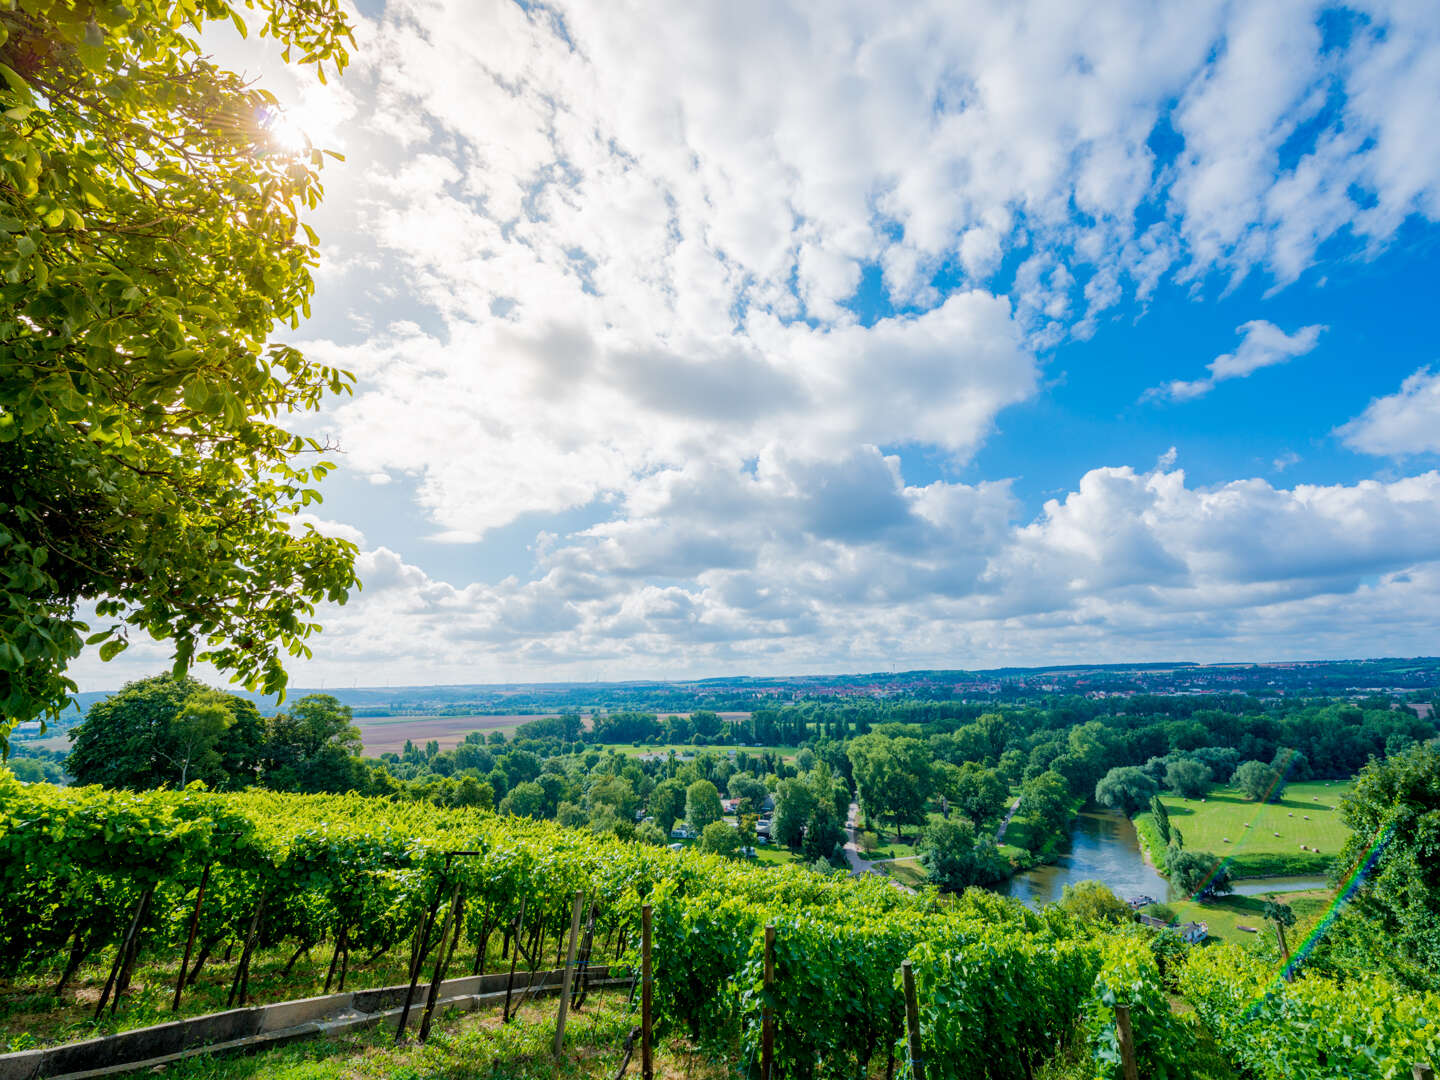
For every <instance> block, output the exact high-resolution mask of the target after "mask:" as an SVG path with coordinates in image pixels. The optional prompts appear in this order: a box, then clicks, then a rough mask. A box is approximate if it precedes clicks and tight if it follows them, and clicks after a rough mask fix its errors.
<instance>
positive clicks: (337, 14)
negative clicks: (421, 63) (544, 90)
mask: <svg viewBox="0 0 1440 1080" xmlns="http://www.w3.org/2000/svg"><path fill="white" fill-rule="evenodd" d="M246 7H250V8H255V9H257V12H258V17H259V20H260V22H261V23H262V25H263V32H264V33H266V34H268V35H270V36H273V37H275V38H276V39H278V40H279V41H280V42H281V43H283V44H284V45H285V46H286V51H287V58H288V56H289V55H290V54H291V53H298V54H299V61H298V62H299V63H301V64H304V65H307V66H311V67H313V68H315V69H316V71H317V72H318V73H319V74H320V76H321V77H322V78H323V77H324V68H325V67H327V66H328V67H329V68H330V69H331V70H332V71H339V70H340V69H341V68H343V67H344V65H345V63H346V60H347V53H346V45H347V44H348V43H350V42H351V38H350V27H349V25H348V22H347V20H346V17H345V15H344V13H343V8H342V5H341V3H340V0H253V2H251V0H246ZM211 20H229V21H233V22H234V23H235V25H236V26H237V27H239V28H241V30H242V31H243V30H244V29H245V21H244V18H243V16H242V14H241V8H240V6H239V5H238V4H235V3H230V2H227V0H203V2H200V3H196V2H194V0H128V2H127V3H123V4H122V3H118V2H96V3H86V4H75V3H73V2H71V0H26V2H25V3H23V4H20V5H8V6H6V7H4V8H3V9H0V234H3V236H0V355H3V356H4V362H3V363H0V550H3V551H4V553H5V558H4V560H3V562H0V748H3V747H4V746H6V745H7V744H6V742H5V740H6V734H5V733H6V731H8V727H9V725H10V724H11V723H13V722H16V721H26V720H31V719H36V718H41V719H44V718H47V717H50V718H53V717H55V716H56V715H58V713H59V712H60V710H61V709H63V708H64V707H65V706H66V705H67V704H68V703H69V701H70V695H71V694H73V693H74V691H75V684H74V683H73V681H71V680H70V679H69V678H68V677H67V676H66V674H65V669H66V665H67V664H68V663H69V662H70V661H71V660H73V659H74V658H75V657H76V656H78V655H79V654H80V653H81V651H82V650H83V649H84V648H85V647H86V646H87V645H90V646H99V651H100V656H101V658H102V659H105V660H108V659H110V658H111V657H113V656H114V655H115V654H116V653H117V652H119V651H120V650H121V649H122V648H124V647H125V645H126V643H127V640H128V637H127V635H128V634H130V633H131V632H133V631H144V632H148V633H149V634H151V635H152V636H154V637H155V638H157V639H160V640H166V641H170V642H172V643H173V655H174V660H175V670H176V672H177V673H183V672H184V671H185V670H186V669H187V668H188V666H189V664H190V662H191V661H192V660H205V661H208V662H210V663H211V664H213V665H214V666H215V667H216V668H219V669H220V670H222V671H227V672H230V673H232V674H233V675H234V676H235V677H236V678H238V679H239V680H240V681H242V682H243V683H245V685H246V686H247V687H249V688H251V689H256V688H260V689H263V690H265V691H266V692H280V691H283V689H284V686H285V672H284V668H283V664H282V657H283V656H284V655H285V654H287V653H288V654H289V655H292V656H299V655H308V650H307V648H306V645H305V638H306V637H307V636H308V635H309V634H311V633H312V632H313V631H315V630H316V629H318V626H317V624H315V623H314V622H312V621H311V620H312V618H313V615H314V610H315V605H316V604H317V603H318V602H320V601H322V600H330V601H343V600H344V599H345V598H346V597H347V595H348V593H349V591H350V590H351V589H352V588H353V587H354V586H355V577H354V571H353V563H354V556H355V553H356V551H355V547H354V545H352V544H350V543H348V542H347V541H344V540H340V539H335V538H332V537H327V536H322V535H320V534H319V533H317V532H316V531H315V530H314V529H313V528H312V527H308V526H307V527H305V528H303V529H295V528H292V524H291V519H292V515H293V514H294V512H296V511H299V510H300V509H302V508H303V507H305V506H308V505H309V504H310V503H312V502H315V501H317V500H318V498H319V495H318V492H317V491H316V490H315V488H314V485H315V483H316V482H317V481H319V480H320V479H321V478H322V477H323V476H324V475H325V474H326V472H327V471H329V470H330V469H331V468H332V467H333V466H332V465H331V464H330V463H329V462H328V461H326V460H325V459H324V457H323V453H324V451H325V450H326V449H327V448H326V447H325V446H323V445H322V444H321V443H319V442H318V441H316V440H314V439H311V438H306V437H303V436H300V435H296V434H294V433H292V432H291V431H288V430H286V428H285V427H283V426H282V424H283V423H284V422H285V421H286V418H287V417H289V416H290V415H291V414H295V413H304V412H307V411H310V410H313V409H316V408H317V407H319V405H320V403H321V401H322V399H323V398H324V396H325V395H327V394H332V393H337V392H341V391H345V390H347V389H348V388H349V385H350V382H351V376H350V375H349V374H348V373H347V372H344V371H341V370H339V369H335V368H330V367H326V366H323V365H319V364H316V363H313V362H311V361H309V360H307V359H306V358H305V357H304V356H303V355H301V354H300V353H299V352H298V351H296V350H295V349H294V348H291V347H289V346H287V345H284V344H276V343H272V342H270V341H269V338H270V335H271V333H272V331H273V329H274V328H275V327H276V326H277V324H288V325H290V326H291V327H295V326H298V325H299V320H300V319H301V318H302V317H304V316H306V315H308V314H309V305H310V296H311V294H312V292H313V289H314V282H313V280H312V277H311V269H312V267H314V266H315V264H316V261H317V248H316V244H317V239H316V237H315V235H314V233H313V232H312V231H311V230H310V229H309V227H308V226H307V225H306V224H305V223H304V222H303V221H302V220H301V217H302V214H303V212H305V211H306V210H309V209H313V207H315V206H316V205H317V204H318V202H319V199H320V197H321V194H322V188H321V185H320V178H319V169H320V166H321V163H322V161H323V155H322V154H321V152H320V151H318V150H315V149H313V148H310V147H308V146H298V145H296V144H295V143H293V142H291V141H289V140H284V139H281V138H280V137H278V136H277V135H276V133H275V131H274V117H275V116H276V115H277V109H278V102H277V101H276V99H275V98H274V96H273V95H271V94H270V93H269V92H268V91H265V90H263V89H260V88H258V87H254V86H251V85H248V84H247V83H246V81H245V80H244V79H243V78H242V76H240V75H238V74H236V73H233V72H229V71H225V70H222V69H221V68H219V67H217V66H216V65H215V64H214V63H212V62H211V61H210V60H208V59H206V58H205V55H204V52H203V50H202V48H201V45H200V41H199V35H200V31H201V29H202V27H203V26H204V24H205V23H206V22H208V21H211ZM89 604H93V605H94V611H95V613H96V617H97V618H98V620H99V623H98V625H94V626H92V625H89V624H87V623H86V622H85V621H84V618H83V616H84V615H85V612H86V607H85V606H86V605H89Z"/></svg>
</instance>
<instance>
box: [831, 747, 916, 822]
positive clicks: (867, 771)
mask: <svg viewBox="0 0 1440 1080" xmlns="http://www.w3.org/2000/svg"><path fill="white" fill-rule="evenodd" d="M846 752H847V754H848V756H849V760H850V765H851V768H852V769H853V770H854V775H855V783H856V787H857V789H858V792H859V797H860V802H861V803H862V805H863V806H864V807H865V812H866V813H867V814H870V815H873V816H875V817H885V816H888V817H890V819H891V820H892V821H893V822H894V823H895V826H896V830H897V831H899V830H900V829H901V828H902V827H903V826H904V825H906V824H915V823H919V822H922V821H924V820H925V816H924V814H925V800H926V799H927V798H929V796H930V792H931V784H932V778H931V770H930V763H931V755H930V753H929V751H928V750H927V748H926V746H925V744H924V743H922V742H921V741H920V740H919V739H912V738H907V737H901V738H890V737H889V736H887V735H882V734H878V733H875V732H872V733H870V734H868V735H861V736H858V737H857V738H854V739H851V740H850V742H849V744H848V746H847V747H846Z"/></svg>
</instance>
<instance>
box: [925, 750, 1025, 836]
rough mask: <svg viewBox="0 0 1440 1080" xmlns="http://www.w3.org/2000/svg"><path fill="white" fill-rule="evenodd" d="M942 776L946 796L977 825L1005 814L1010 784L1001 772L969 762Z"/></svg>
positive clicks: (948, 769) (951, 768)
mask: <svg viewBox="0 0 1440 1080" xmlns="http://www.w3.org/2000/svg"><path fill="white" fill-rule="evenodd" d="M939 777H940V778H942V779H941V785H942V790H943V791H944V792H945V795H946V797H947V798H949V799H950V801H951V802H952V803H954V804H955V807H956V808H957V809H958V810H959V811H960V812H961V813H962V814H964V815H965V816H966V817H968V818H969V819H970V820H971V821H973V822H974V823H975V824H976V825H983V824H985V823H986V822H989V821H994V820H995V819H997V818H999V817H1000V815H1001V814H1003V813H1004V812H1005V806H1006V803H1007V802H1009V798H1010V785H1008V784H1007V783H1006V782H1005V778H1004V777H1003V776H1001V775H1000V772H999V770H997V769H987V768H985V767H984V766H983V765H978V764H976V763H975V762H973V761H967V762H965V763H964V764H963V765H961V766H959V767H958V768H956V767H954V766H946V767H945V768H944V770H943V771H940V772H939Z"/></svg>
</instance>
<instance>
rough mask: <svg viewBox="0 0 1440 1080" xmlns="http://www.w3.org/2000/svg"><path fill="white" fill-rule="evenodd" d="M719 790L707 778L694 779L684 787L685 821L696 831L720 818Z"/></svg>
mask: <svg viewBox="0 0 1440 1080" xmlns="http://www.w3.org/2000/svg"><path fill="white" fill-rule="evenodd" d="M720 816H721V808H720V792H719V791H718V790H716V788H715V785H714V784H712V783H711V782H710V781H709V780H696V781H695V782H694V783H693V784H691V785H690V786H689V787H688V788H686V789H685V823H686V824H687V825H689V826H690V828H692V829H694V830H696V831H697V832H704V830H705V826H706V825H710V824H713V823H714V822H717V821H719V820H720Z"/></svg>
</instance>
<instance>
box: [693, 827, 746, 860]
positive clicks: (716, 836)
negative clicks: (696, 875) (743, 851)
mask: <svg viewBox="0 0 1440 1080" xmlns="http://www.w3.org/2000/svg"><path fill="white" fill-rule="evenodd" d="M700 850H701V851H708V852H711V853H713V854H715V855H737V854H739V852H740V834H739V833H738V832H737V831H736V830H735V826H733V825H727V824H725V822H723V821H712V822H711V823H710V824H709V825H706V826H705V828H704V829H703V830H702V831H701V833H700Z"/></svg>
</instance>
